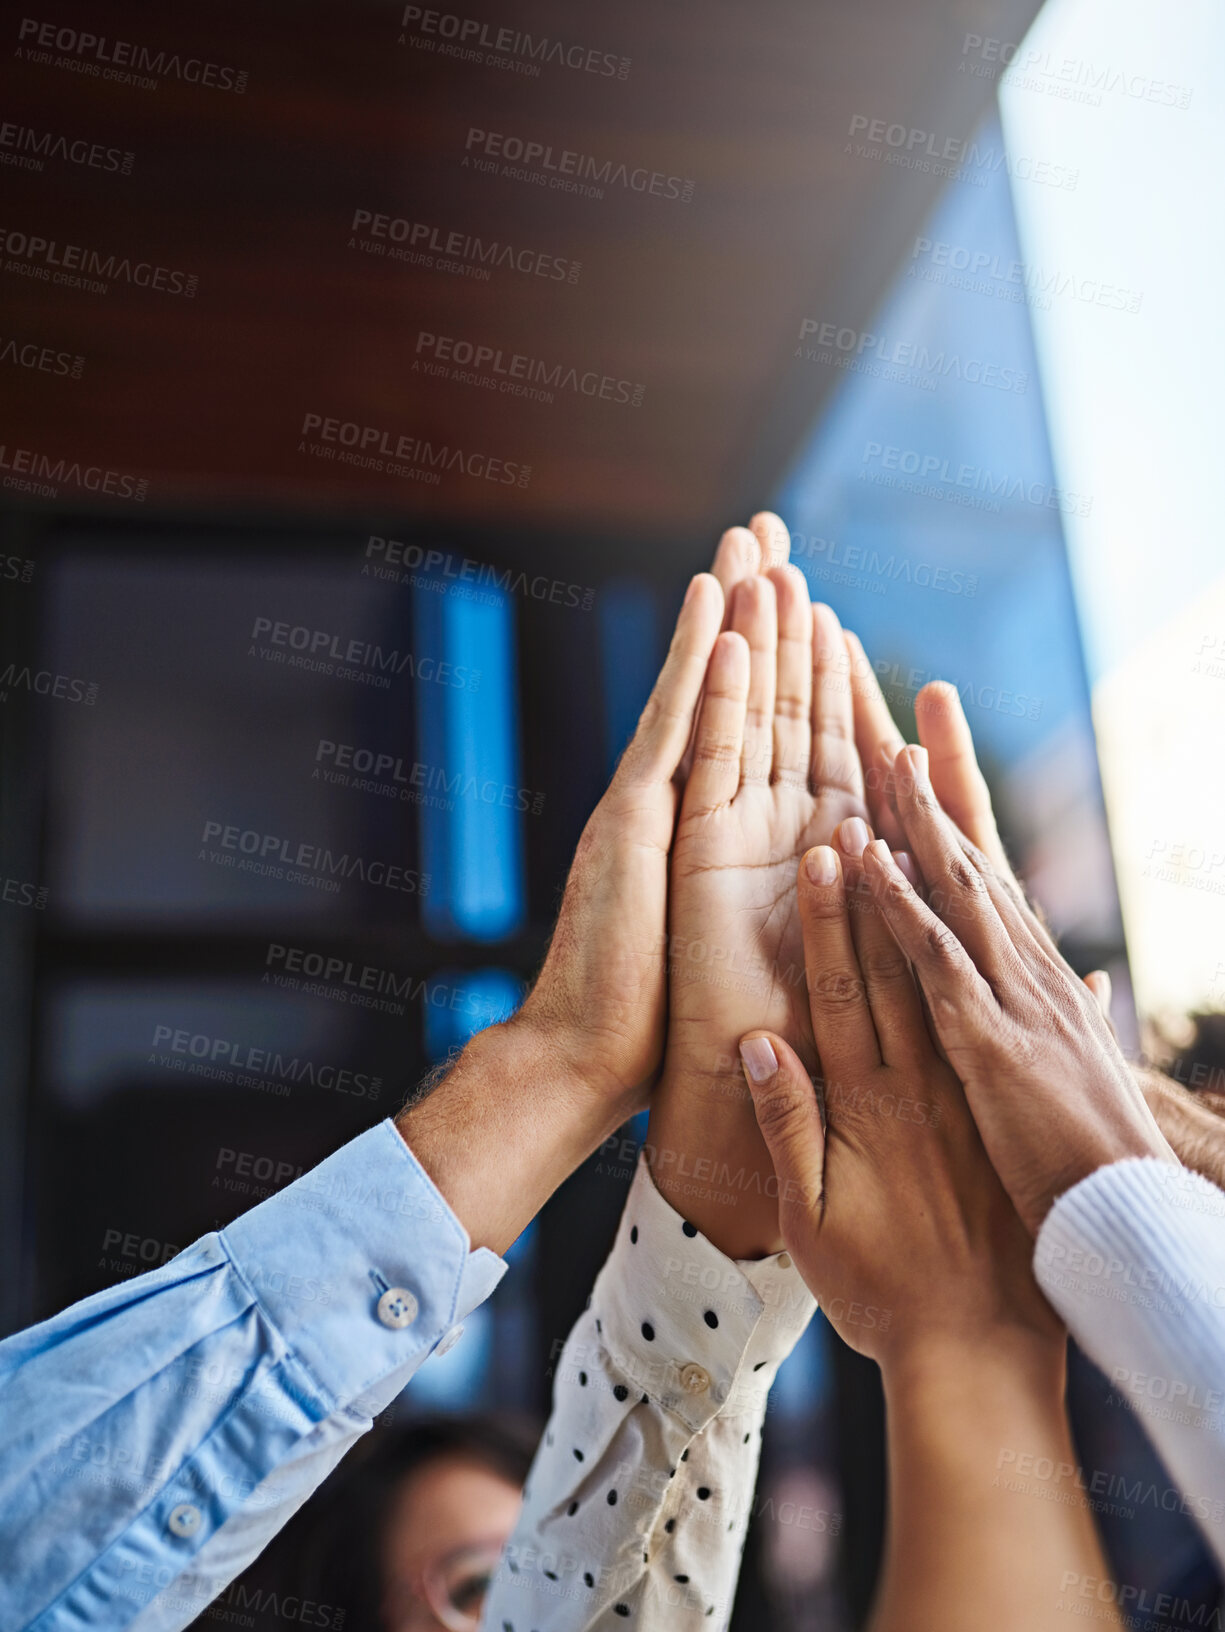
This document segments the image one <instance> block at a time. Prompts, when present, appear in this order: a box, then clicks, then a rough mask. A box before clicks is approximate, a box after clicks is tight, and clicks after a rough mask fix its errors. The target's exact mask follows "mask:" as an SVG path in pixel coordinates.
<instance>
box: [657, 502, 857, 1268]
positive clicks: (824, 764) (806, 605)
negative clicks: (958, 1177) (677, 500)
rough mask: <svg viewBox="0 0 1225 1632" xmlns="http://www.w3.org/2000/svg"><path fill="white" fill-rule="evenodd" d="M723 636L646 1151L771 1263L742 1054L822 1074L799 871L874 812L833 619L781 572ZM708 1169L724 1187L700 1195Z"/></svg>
mask: <svg viewBox="0 0 1225 1632" xmlns="http://www.w3.org/2000/svg"><path fill="white" fill-rule="evenodd" d="M768 520H769V523H770V528H771V536H775V537H777V536H778V533H777V529H781V526H782V524H781V523H780V522H778V521H777V518H776V517H770V518H768ZM762 521H763V518H760V517H758V518H755V523H758V524H761V523H762ZM728 623H729V628H728V630H727V631H726V632H725V633H724V634H723V635H722V636H721V637H720V641H719V645H718V647H717V648H716V652H715V657H714V659H713V660H712V664H711V673H710V678H709V679H708V682H707V687H706V692H705V695H704V698H703V701H702V705H701V709H700V712H699V717H698V724H697V729H696V734H695V739H694V746H693V755H692V765H691V769H690V772H689V778H688V781H687V783H686V786H685V792H684V798H683V801H682V804H681V811H680V818H679V822H678V825H677V834H676V842H675V845H674V847H673V857H672V868H671V876H670V892H671V894H670V910H669V920H668V954H669V965H670V975H671V978H670V1012H669V1025H668V1044H667V1053H666V1057H665V1063H664V1072H663V1077H662V1079H661V1082H660V1086H659V1089H658V1090H657V1093H656V1096H655V1099H654V1101H653V1104H652V1112H651V1128H650V1133H649V1135H648V1140H649V1145H650V1148H651V1151H652V1153H653V1172H654V1175H655V1180H656V1183H657V1185H658V1186H659V1188H660V1189H661V1191H662V1192H663V1193H664V1195H665V1196H667V1197H668V1199H669V1200H670V1201H671V1202H672V1203H673V1205H674V1206H676V1207H677V1209H678V1210H679V1211H682V1212H684V1214H685V1216H686V1217H687V1218H688V1219H690V1220H691V1221H692V1222H693V1223H695V1224H697V1225H698V1226H699V1227H700V1228H701V1229H702V1230H703V1231H704V1233H706V1234H707V1235H708V1236H709V1237H710V1239H711V1240H713V1241H714V1242H715V1244H716V1245H717V1246H719V1247H720V1248H721V1249H722V1250H723V1251H725V1252H728V1253H729V1254H731V1255H732V1256H736V1257H756V1256H764V1255H765V1254H767V1253H770V1252H773V1251H776V1250H777V1247H778V1244H779V1239H780V1237H779V1227H778V1209H777V1203H776V1200H775V1197H774V1194H773V1190H772V1177H773V1175H772V1169H771V1166H770V1162H769V1157H768V1154H767V1152H766V1150H765V1147H764V1145H763V1144H762V1142H761V1137H760V1134H759V1132H758V1130H757V1126H756V1123H755V1120H754V1118H753V1113H752V1107H751V1105H750V1103H749V1101H748V1098H747V1095H746V1092H745V1088H744V1080H743V1076H742V1074H741V1071H740V1067H739V1060H738V1056H737V1053H736V1046H737V1043H738V1040H739V1038H740V1036H741V1034H742V1033H743V1032H744V1031H745V1030H746V1029H747V1028H748V1027H749V1026H751V1025H756V1024H761V1023H763V1021H764V1022H765V1023H767V1024H770V1025H772V1026H773V1027H775V1028H776V1029H777V1030H778V1031H779V1032H781V1033H782V1034H783V1035H784V1036H786V1037H787V1038H788V1039H789V1040H790V1041H791V1042H792V1043H793V1044H794V1046H795V1047H796V1048H797V1049H798V1050H799V1051H800V1053H801V1055H802V1057H803V1058H804V1059H805V1060H806V1061H808V1063H809V1064H810V1065H813V1066H814V1067H815V1064H816V1053H815V1048H814V1044H813V1038H812V1023H811V1020H810V1017H809V1012H808V995H807V991H806V989H805V985H804V972H803V971H804V955H803V935H802V929H801V924H800V918H799V912H798V908H797V904H796V892H795V877H796V864H797V861H798V858H799V857H800V856H801V855H802V854H803V853H804V851H805V850H807V849H808V848H810V847H811V846H812V845H813V844H815V843H820V842H823V841H826V840H828V839H829V838H830V836H831V835H832V833H833V831H834V829H835V828H836V827H837V826H838V824H839V823H840V822H841V821H843V820H844V819H845V818H848V817H858V818H859V819H860V820H862V819H863V818H864V817H865V816H866V814H867V809H866V805H865V802H864V786H863V778H862V775H861V772H860V767H859V758H858V755H857V753H856V750H855V743H854V717H853V711H852V700H851V693H850V686H849V683H848V674H847V668H848V665H847V659H846V648H845V645H844V643H843V638H842V629H841V626H840V625H839V623H838V620H837V618H836V617H835V615H834V613H833V612H832V611H831V610H830V609H829V608H828V607H825V606H818V607H813V606H812V605H811V604H810V602H809V598H808V589H807V585H806V583H805V580H804V577H803V575H802V574H801V573H800V572H799V571H798V570H797V569H796V568H794V567H791V566H785V565H783V566H775V567H771V568H770V569H769V570H768V571H767V572H766V573H764V574H762V573H754V574H752V575H749V576H745V577H742V578H740V579H739V580H737V581H736V582H735V583H734V585H733V587H732V590H731V605H730V613H729V617H728ZM712 1164H713V1168H714V1169H715V1170H717V1171H718V1172H720V1173H722V1172H723V1171H724V1169H725V1168H726V1169H727V1175H726V1178H725V1179H723V1180H721V1181H719V1182H711V1181H710V1180H709V1177H707V1178H702V1177H700V1176H699V1177H698V1178H697V1179H696V1180H695V1178H694V1174H695V1171H697V1170H698V1168H699V1166H700V1167H701V1169H702V1171H703V1172H707V1171H708V1168H709V1167H710V1166H711V1165H712Z"/></svg>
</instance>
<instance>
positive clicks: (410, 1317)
mask: <svg viewBox="0 0 1225 1632" xmlns="http://www.w3.org/2000/svg"><path fill="white" fill-rule="evenodd" d="M375 1313H376V1314H377V1315H378V1317H379V1319H380V1320H381V1321H382V1323H383V1325H384V1326H389V1327H390V1328H391V1330H392V1331H393V1332H398V1331H400V1330H401V1329H402V1328H403V1327H405V1326H411V1325H412V1323H413V1321H414V1320H416V1318H417V1300H416V1298H414V1297H413V1295H412V1293H411V1292H406V1291H405V1289H404V1288H403V1287H402V1286H391V1287H388V1289H387V1291H386V1292H384V1293H383V1296H382V1297H381V1298H380V1299H379V1301H378V1307H377V1309H376V1311H375Z"/></svg>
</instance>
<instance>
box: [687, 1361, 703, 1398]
mask: <svg viewBox="0 0 1225 1632" xmlns="http://www.w3.org/2000/svg"><path fill="white" fill-rule="evenodd" d="M681 1387H682V1388H683V1389H684V1390H685V1393H686V1394H705V1393H706V1392H707V1391H708V1389H709V1388H710V1373H709V1372H708V1371H707V1370H706V1368H705V1367H704V1366H699V1365H695V1364H694V1362H693V1361H692V1360H691V1361H690V1362H689V1364H688V1365H687V1366H682V1367H681Z"/></svg>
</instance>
